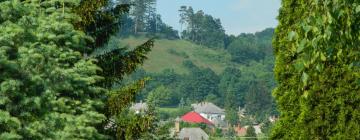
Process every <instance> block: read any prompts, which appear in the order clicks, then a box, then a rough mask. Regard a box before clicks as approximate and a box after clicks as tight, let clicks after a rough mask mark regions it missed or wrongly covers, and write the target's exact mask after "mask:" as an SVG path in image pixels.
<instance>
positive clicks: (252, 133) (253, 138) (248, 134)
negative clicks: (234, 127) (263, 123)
mask: <svg viewBox="0 0 360 140" xmlns="http://www.w3.org/2000/svg"><path fill="white" fill-rule="evenodd" d="M245 137H251V138H246V139H249V140H257V138H256V133H255V128H254V127H253V126H249V127H248V128H247V129H246V135H245Z"/></svg>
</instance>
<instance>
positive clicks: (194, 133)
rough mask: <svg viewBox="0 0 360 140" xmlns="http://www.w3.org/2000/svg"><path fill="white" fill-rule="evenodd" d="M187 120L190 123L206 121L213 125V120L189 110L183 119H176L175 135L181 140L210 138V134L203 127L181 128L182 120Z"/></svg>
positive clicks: (204, 139) (206, 139) (205, 139)
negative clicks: (210, 120)
mask: <svg viewBox="0 0 360 140" xmlns="http://www.w3.org/2000/svg"><path fill="white" fill-rule="evenodd" d="M181 121H185V122H189V123H206V124H208V125H212V124H211V122H209V121H208V120H206V119H205V118H203V117H202V116H200V115H199V114H197V113H196V112H189V113H187V114H186V115H184V116H183V117H182V118H181V119H180V118H177V119H176V120H175V136H176V137H177V138H178V139H180V140H208V139H209V135H208V134H206V132H205V131H204V130H202V129H201V128H197V127H196V128H180V122H181Z"/></svg>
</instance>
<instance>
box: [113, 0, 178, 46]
mask: <svg viewBox="0 0 360 140" xmlns="http://www.w3.org/2000/svg"><path fill="white" fill-rule="evenodd" d="M119 3H121V4H131V5H132V7H131V9H130V13H129V14H124V15H122V17H121V22H122V25H121V31H120V32H119V34H120V36H123V37H124V36H125V37H126V36H129V35H146V36H152V37H159V38H167V39H178V38H179V35H178V31H176V30H174V29H173V28H172V27H171V26H169V25H167V24H165V23H164V22H163V21H162V19H161V15H159V14H157V12H156V0H122V1H119Z"/></svg>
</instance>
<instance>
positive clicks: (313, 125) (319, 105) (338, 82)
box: [272, 0, 360, 139]
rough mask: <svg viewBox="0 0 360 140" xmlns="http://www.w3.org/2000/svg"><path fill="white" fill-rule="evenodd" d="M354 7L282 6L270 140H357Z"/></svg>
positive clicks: (298, 1) (359, 99)
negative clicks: (277, 115) (274, 118)
mask: <svg viewBox="0 0 360 140" xmlns="http://www.w3.org/2000/svg"><path fill="white" fill-rule="evenodd" d="M359 5H360V2H359V1H354V0H350V1H336V0H331V1H318V0H283V1H282V7H281V9H280V14H279V17H278V19H279V26H278V27H277V29H276V31H275V38H274V42H273V44H274V49H275V55H276V67H275V74H276V79H277V81H278V86H277V88H276V89H275V90H274V93H273V94H274V96H275V98H276V100H277V103H278V109H279V111H280V113H281V116H280V120H279V122H278V123H277V124H276V126H275V128H274V129H273V133H272V138H273V139H293V138H299V139H360V127H359V123H360V117H359V114H360V108H359V107H360V96H359V94H358V93H359V90H360V85H359V78H360V77H359V74H360V73H359V65H358V64H359V63H358V61H359V57H360V55H358V54H359V47H358V46H359V45H360V40H359V37H360V36H359V24H358V23H359V21H360V16H359V12H360V6H359Z"/></svg>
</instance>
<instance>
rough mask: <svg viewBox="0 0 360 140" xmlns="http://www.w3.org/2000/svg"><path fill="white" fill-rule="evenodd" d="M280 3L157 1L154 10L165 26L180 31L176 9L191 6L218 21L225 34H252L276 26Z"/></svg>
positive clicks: (269, 0) (252, 0)
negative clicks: (155, 9) (167, 25)
mask: <svg viewBox="0 0 360 140" xmlns="http://www.w3.org/2000/svg"><path fill="white" fill-rule="evenodd" d="M280 3H281V2H280V0H157V11H158V13H159V14H161V16H162V19H163V21H164V22H165V23H167V24H169V25H170V26H173V27H174V28H175V29H177V30H180V24H179V23H178V21H179V12H178V10H179V8H180V6H181V5H185V6H192V7H193V8H194V10H195V11H198V10H203V11H204V12H205V13H207V14H210V15H212V16H213V17H215V18H220V19H221V22H222V25H223V26H224V28H225V30H226V32H227V33H228V34H233V35H238V34H240V33H254V32H257V31H261V30H263V29H265V28H268V27H275V26H276V25H277V20H276V16H277V15H278V9H279V8H280Z"/></svg>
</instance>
